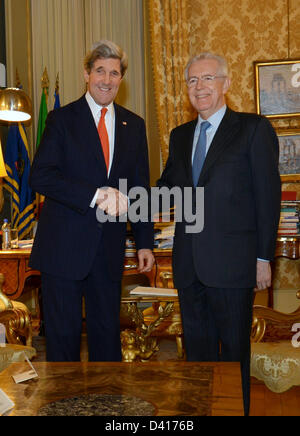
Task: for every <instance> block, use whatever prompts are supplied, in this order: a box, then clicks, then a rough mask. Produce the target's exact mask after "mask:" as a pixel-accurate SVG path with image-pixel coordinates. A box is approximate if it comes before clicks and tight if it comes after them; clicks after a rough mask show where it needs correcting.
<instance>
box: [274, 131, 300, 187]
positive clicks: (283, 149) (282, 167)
mask: <svg viewBox="0 0 300 436" xmlns="http://www.w3.org/2000/svg"><path fill="white" fill-rule="evenodd" d="M277 136H278V140H279V149H280V155H279V172H280V176H281V180H282V181H283V182H298V181H299V182H300V129H289V130H277Z"/></svg>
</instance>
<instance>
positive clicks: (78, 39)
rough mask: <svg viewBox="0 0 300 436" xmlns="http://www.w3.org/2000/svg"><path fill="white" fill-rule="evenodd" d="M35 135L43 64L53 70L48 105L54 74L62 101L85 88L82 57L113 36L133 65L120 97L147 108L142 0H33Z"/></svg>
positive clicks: (140, 110) (127, 103)
mask: <svg viewBox="0 0 300 436" xmlns="http://www.w3.org/2000/svg"><path fill="white" fill-rule="evenodd" d="M31 19H32V45H33V49H32V63H33V106H34V120H35V127H34V135H35V133H36V123H37V119H38V110H39V104H40V99H41V91H42V89H41V77H42V75H43V71H44V68H45V67H46V68H47V71H48V76H49V81H50V85H49V98H48V110H51V109H53V105H54V90H55V82H56V75H57V73H59V93H60V101H61V104H62V105H65V104H67V103H69V102H70V101H73V100H75V99H77V98H79V97H80V96H81V95H82V94H83V93H84V91H85V89H86V88H85V81H84V78H83V61H84V58H85V55H86V53H87V52H88V51H89V50H90V49H91V46H92V44H93V43H94V42H96V41H99V40H100V39H110V40H112V41H114V42H115V43H117V44H119V45H120V46H121V47H122V48H123V49H124V50H125V51H126V53H127V54H128V58H129V66H128V70H127V72H126V75H125V77H124V80H123V83H122V85H121V87H120V91H119V94H118V97H117V100H116V101H117V102H118V103H120V104H122V105H124V106H126V107H127V108H128V109H130V110H132V111H133V112H136V113H138V114H139V115H141V116H142V117H144V114H145V100H144V58H143V44H144V41H143V2H142V0H31Z"/></svg>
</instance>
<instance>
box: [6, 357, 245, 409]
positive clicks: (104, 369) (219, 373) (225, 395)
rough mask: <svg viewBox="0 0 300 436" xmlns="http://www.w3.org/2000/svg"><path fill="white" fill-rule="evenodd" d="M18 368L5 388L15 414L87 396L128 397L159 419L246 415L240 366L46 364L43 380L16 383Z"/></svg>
mask: <svg viewBox="0 0 300 436" xmlns="http://www.w3.org/2000/svg"><path fill="white" fill-rule="evenodd" d="M24 365H25V363H14V364H12V365H10V366H9V367H8V368H6V369H5V370H4V371H3V372H2V373H0V387H1V389H2V390H3V391H4V392H5V393H6V394H7V395H8V396H9V397H10V399H11V400H12V401H13V402H14V403H15V408H14V409H13V411H12V413H11V415H13V416H21V415H31V416H36V415H37V414H38V411H39V409H40V408H41V407H44V406H46V405H47V404H49V403H52V402H55V401H59V400H62V399H66V398H72V397H78V396H81V395H88V394H106V395H124V396H128V397H135V398H138V399H141V400H143V401H144V402H149V403H151V404H152V405H153V406H154V413H153V415H156V416H176V415H177V416H178V417H180V416H199V415H212V416H214V415H215V416H219V415H224V416H227V415H243V401H242V388H241V377H240V365H239V363H235V362H230V363H229V362H223V363H200V362H199V363H198V362H178V361H176V362H169V361H168V362H166V361H162V362H147V363H136V362H134V363H111V362H109V363H103V362H102V363H98V362H97V363H88V362H81V363H44V362H37V363H34V361H33V365H34V367H35V369H36V371H37V373H38V376H39V378H38V379H34V380H30V381H27V382H24V383H20V384H15V382H14V380H13V379H12V375H15V374H17V373H19V372H20V371H24Z"/></svg>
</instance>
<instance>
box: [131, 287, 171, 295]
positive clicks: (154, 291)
mask: <svg viewBox="0 0 300 436" xmlns="http://www.w3.org/2000/svg"><path fill="white" fill-rule="evenodd" d="M130 295H150V296H152V295H153V296H156V295H158V296H161V297H177V296H178V292H177V289H169V288H151V287H145V286H137V287H136V288H134V289H132V290H131V291H130Z"/></svg>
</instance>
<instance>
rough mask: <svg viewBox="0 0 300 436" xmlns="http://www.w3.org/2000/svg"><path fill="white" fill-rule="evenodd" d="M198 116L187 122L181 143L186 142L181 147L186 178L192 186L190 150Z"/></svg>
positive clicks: (191, 149)
mask: <svg viewBox="0 0 300 436" xmlns="http://www.w3.org/2000/svg"><path fill="white" fill-rule="evenodd" d="M197 122H198V118H196V119H195V120H193V121H191V122H190V123H189V124H188V129H187V130H185V131H184V135H185V136H184V138H183V144H186V146H185V147H183V162H184V163H185V167H186V172H187V174H188V179H189V181H190V183H191V185H192V186H193V171H192V151H193V143H194V134H195V129H196V126H197Z"/></svg>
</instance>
